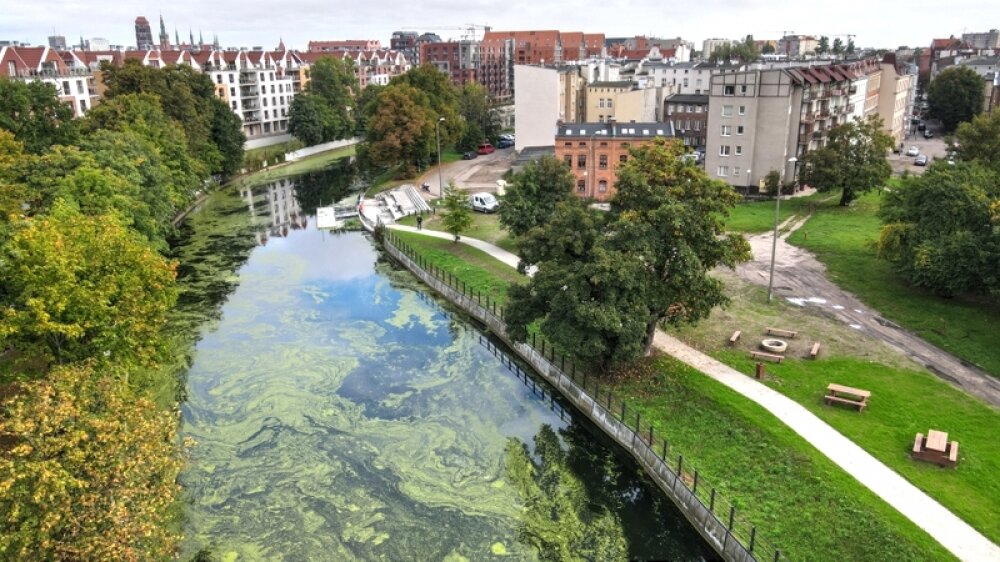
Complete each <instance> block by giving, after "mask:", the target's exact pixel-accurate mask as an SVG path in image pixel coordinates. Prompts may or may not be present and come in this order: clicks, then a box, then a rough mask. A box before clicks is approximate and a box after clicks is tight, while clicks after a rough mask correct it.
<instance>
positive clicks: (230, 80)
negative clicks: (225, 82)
mask: <svg viewBox="0 0 1000 562" xmlns="http://www.w3.org/2000/svg"><path fill="white" fill-rule="evenodd" d="M235 81H236V80H235V79H234V78H233V75H232V74H230V75H229V83H230V84H232V83H233V82H235Z"/></svg>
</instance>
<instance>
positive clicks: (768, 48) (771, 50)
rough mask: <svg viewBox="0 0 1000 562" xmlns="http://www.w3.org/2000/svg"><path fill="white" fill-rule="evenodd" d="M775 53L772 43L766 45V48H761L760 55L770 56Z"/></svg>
mask: <svg viewBox="0 0 1000 562" xmlns="http://www.w3.org/2000/svg"><path fill="white" fill-rule="evenodd" d="M773 53H774V45H773V44H771V42H770V41H768V42H767V43H764V46H763V47H761V48H760V54H762V55H770V54H773Z"/></svg>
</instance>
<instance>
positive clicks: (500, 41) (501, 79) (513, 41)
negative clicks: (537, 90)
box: [479, 30, 563, 101]
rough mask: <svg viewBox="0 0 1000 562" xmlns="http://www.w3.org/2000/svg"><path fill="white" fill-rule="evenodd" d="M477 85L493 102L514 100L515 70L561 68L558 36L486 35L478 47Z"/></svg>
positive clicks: (552, 32)
mask: <svg viewBox="0 0 1000 562" xmlns="http://www.w3.org/2000/svg"><path fill="white" fill-rule="evenodd" d="M479 52H480V65H479V82H480V83H481V84H482V85H483V86H485V87H486V89H487V90H488V91H489V92H490V96H491V97H492V98H493V99H494V100H496V101H508V100H510V99H511V98H512V97H513V96H514V66H515V65H518V64H526V65H532V64H539V65H544V64H560V63H562V60H563V57H562V43H561V41H560V39H559V32H558V31H555V30H544V31H492V30H490V31H486V32H485V33H484V34H483V40H482V42H481V43H480V47H479Z"/></svg>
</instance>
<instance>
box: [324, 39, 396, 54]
mask: <svg viewBox="0 0 1000 562" xmlns="http://www.w3.org/2000/svg"><path fill="white" fill-rule="evenodd" d="M381 49H382V43H381V42H380V41H379V40H378V39H348V40H345V41H310V42H309V52H310V53H338V54H339V53H345V52H346V53H361V52H365V51H378V50H381Z"/></svg>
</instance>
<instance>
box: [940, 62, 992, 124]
mask: <svg viewBox="0 0 1000 562" xmlns="http://www.w3.org/2000/svg"><path fill="white" fill-rule="evenodd" d="M983 88H984V84H983V78H982V77H981V76H979V75H978V74H976V71H975V70H972V69H971V68H969V67H967V66H952V67H949V68H946V69H944V70H943V71H941V73H940V74H938V75H937V77H936V78H934V79H933V80H931V83H930V84H928V86H927V103H928V105H930V111H931V115H933V116H934V117H936V118H938V119H940V120H941V124H942V125H943V126H944V129H945V131H949V132H950V131H954V130H955V128H956V127H958V124H959V123H962V122H967V121H972V118H973V117H975V116H976V115H977V114H978V113H980V112H981V111H982V110H983V96H984V94H983Z"/></svg>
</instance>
